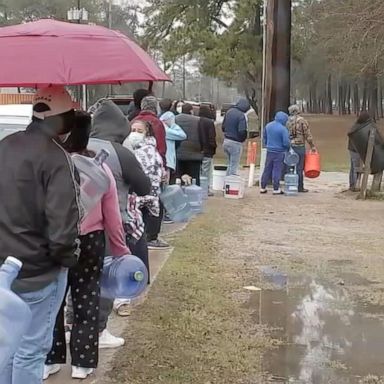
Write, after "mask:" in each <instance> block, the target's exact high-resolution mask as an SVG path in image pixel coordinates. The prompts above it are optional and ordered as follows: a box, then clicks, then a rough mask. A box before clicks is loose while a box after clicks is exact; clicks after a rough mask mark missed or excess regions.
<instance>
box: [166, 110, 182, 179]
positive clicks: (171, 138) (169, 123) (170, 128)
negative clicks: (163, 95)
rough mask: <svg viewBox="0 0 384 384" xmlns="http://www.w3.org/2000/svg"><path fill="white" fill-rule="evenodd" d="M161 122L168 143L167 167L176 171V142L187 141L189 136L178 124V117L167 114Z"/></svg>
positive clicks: (170, 113)
mask: <svg viewBox="0 0 384 384" xmlns="http://www.w3.org/2000/svg"><path fill="white" fill-rule="evenodd" d="M160 120H161V121H162V122H163V123H164V126H165V138H166V141H167V155H166V157H167V167H168V168H170V169H172V170H173V171H175V170H176V141H183V140H186V138H187V135H186V133H185V132H184V131H183V130H182V128H181V127H180V126H179V125H177V124H176V116H175V115H174V114H173V113H172V112H166V113H164V114H163V115H162V116H161V117H160Z"/></svg>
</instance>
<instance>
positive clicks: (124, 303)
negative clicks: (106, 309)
mask: <svg viewBox="0 0 384 384" xmlns="http://www.w3.org/2000/svg"><path fill="white" fill-rule="evenodd" d="M113 309H114V310H115V312H116V313H117V314H118V315H119V316H121V317H128V316H131V312H132V304H131V300H130V299H115V301H114V303H113Z"/></svg>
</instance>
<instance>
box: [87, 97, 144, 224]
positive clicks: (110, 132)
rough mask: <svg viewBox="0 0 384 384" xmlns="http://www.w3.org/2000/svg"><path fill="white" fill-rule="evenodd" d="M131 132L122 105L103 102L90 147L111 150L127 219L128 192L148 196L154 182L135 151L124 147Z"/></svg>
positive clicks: (123, 215)
mask: <svg viewBox="0 0 384 384" xmlns="http://www.w3.org/2000/svg"><path fill="white" fill-rule="evenodd" d="M129 132H130V127H129V122H128V120H127V119H126V117H125V116H124V114H123V113H122V112H121V110H120V109H119V107H117V105H116V104H115V103H113V102H112V101H110V100H105V101H103V102H102V103H101V104H100V106H99V108H98V109H97V110H96V111H95V114H94V115H93V122H92V132H91V139H90V140H89V145H88V148H89V149H91V150H92V151H94V152H96V153H97V152H99V151H100V150H101V149H106V150H107V151H108V152H109V153H110V155H109V157H108V158H107V160H106V163H107V165H108V166H109V168H111V170H112V173H113V176H114V177H115V179H116V185H117V193H118V197H119V206H120V212H121V216H122V219H123V221H125V220H127V203H128V193H130V192H135V193H136V194H137V195H139V196H145V195H148V194H149V193H150V190H151V182H150V180H149V178H148V177H147V176H146V175H145V173H144V171H143V168H142V167H141V164H140V163H139V162H138V161H137V159H136V156H135V154H134V153H133V152H132V151H130V150H129V149H127V148H124V147H123V146H122V143H123V141H124V140H125V139H126V137H127V136H128V134H129Z"/></svg>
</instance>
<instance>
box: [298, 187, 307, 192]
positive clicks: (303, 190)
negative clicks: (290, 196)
mask: <svg viewBox="0 0 384 384" xmlns="http://www.w3.org/2000/svg"><path fill="white" fill-rule="evenodd" d="M299 192H300V193H308V192H309V191H308V189H305V188H303V189H299Z"/></svg>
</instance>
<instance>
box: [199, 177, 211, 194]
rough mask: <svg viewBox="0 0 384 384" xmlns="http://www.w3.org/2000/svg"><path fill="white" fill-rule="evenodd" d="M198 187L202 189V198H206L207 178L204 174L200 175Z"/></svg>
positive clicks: (207, 190) (207, 191) (207, 189)
mask: <svg viewBox="0 0 384 384" xmlns="http://www.w3.org/2000/svg"><path fill="white" fill-rule="evenodd" d="M200 187H201V188H202V190H203V199H204V200H206V199H208V193H209V179H208V177H205V176H200Z"/></svg>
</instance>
